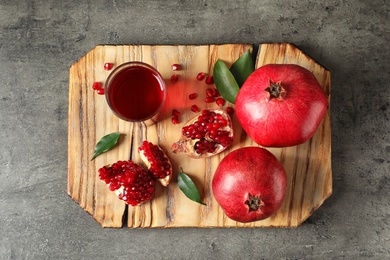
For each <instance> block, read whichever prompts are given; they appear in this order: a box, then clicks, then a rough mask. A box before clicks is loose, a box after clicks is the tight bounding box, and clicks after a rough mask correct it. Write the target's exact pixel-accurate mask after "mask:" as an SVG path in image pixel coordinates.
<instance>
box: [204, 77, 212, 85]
mask: <svg viewBox="0 0 390 260" xmlns="http://www.w3.org/2000/svg"><path fill="white" fill-rule="evenodd" d="M205 82H206V84H213V83H214V79H213V76H207V78H206V81H205Z"/></svg>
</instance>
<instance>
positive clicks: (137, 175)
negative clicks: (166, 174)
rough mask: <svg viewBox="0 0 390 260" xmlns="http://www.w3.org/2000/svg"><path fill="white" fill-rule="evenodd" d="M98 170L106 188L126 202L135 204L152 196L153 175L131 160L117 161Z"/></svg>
mask: <svg viewBox="0 0 390 260" xmlns="http://www.w3.org/2000/svg"><path fill="white" fill-rule="evenodd" d="M98 172H99V178H100V179H101V180H103V181H105V182H106V184H107V185H108V188H109V189H110V190H111V191H114V192H115V193H116V195H117V196H118V198H119V199H120V200H123V201H125V202H126V203H127V204H130V205H132V206H137V205H139V204H141V203H143V202H145V201H148V200H151V199H152V198H153V194H154V186H155V181H154V179H153V176H152V175H151V174H150V173H149V172H148V171H146V170H145V169H144V168H142V167H141V166H139V165H137V164H135V163H134V162H133V161H130V160H129V161H118V162H116V163H114V164H112V165H106V166H103V167H102V168H100V169H99V170H98Z"/></svg>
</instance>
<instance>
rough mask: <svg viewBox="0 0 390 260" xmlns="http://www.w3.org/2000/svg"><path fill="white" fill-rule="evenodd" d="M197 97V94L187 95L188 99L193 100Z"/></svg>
mask: <svg viewBox="0 0 390 260" xmlns="http://www.w3.org/2000/svg"><path fill="white" fill-rule="evenodd" d="M197 96H198V94H197V93H192V94H189V95H188V98H189V99H195V98H196V97H197Z"/></svg>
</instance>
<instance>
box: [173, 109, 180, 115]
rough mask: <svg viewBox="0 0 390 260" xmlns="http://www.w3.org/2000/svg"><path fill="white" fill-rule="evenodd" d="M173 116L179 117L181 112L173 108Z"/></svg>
mask: <svg viewBox="0 0 390 260" xmlns="http://www.w3.org/2000/svg"><path fill="white" fill-rule="evenodd" d="M172 116H176V117H179V116H180V112H179V111H177V110H176V109H173V110H172Z"/></svg>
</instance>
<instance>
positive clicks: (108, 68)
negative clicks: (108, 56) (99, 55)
mask: <svg viewBox="0 0 390 260" xmlns="http://www.w3.org/2000/svg"><path fill="white" fill-rule="evenodd" d="M113 66H114V64H112V63H109V62H106V63H104V70H110V69H112V67H113Z"/></svg>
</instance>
